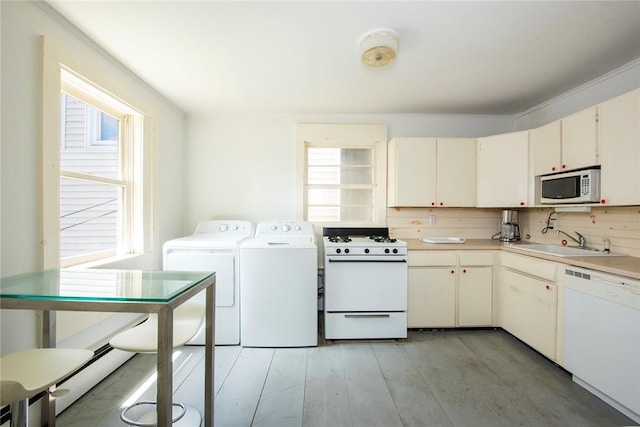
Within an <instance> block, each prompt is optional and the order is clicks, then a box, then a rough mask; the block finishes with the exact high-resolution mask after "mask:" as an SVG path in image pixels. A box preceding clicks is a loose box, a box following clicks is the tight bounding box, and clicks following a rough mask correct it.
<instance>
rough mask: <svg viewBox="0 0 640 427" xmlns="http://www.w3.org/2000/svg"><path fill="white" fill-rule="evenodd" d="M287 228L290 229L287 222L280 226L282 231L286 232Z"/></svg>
mask: <svg viewBox="0 0 640 427" xmlns="http://www.w3.org/2000/svg"><path fill="white" fill-rule="evenodd" d="M289 230H291V227H289V226H288V225H287V224H285V225H283V226H282V231H284V232H287V231H289Z"/></svg>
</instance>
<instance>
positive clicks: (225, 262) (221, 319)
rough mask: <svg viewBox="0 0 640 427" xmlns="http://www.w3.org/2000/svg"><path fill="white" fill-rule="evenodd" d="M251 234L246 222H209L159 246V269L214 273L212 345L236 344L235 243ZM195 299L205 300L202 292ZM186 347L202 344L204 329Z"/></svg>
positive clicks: (238, 304)
mask: <svg viewBox="0 0 640 427" xmlns="http://www.w3.org/2000/svg"><path fill="white" fill-rule="evenodd" d="M252 235H253V226H252V224H251V223H250V222H248V221H233V220H230V221H224V220H210V221H202V222H200V223H199V224H198V227H197V228H196V231H195V233H194V234H193V235H191V236H186V237H181V238H179V239H175V240H170V241H168V242H166V243H165V244H164V245H163V269H164V270H182V271H189V270H191V271H214V272H215V273H216V323H215V328H216V344H218V345H221V344H227V345H236V344H239V343H240V284H239V253H238V252H239V249H238V248H239V244H240V242H241V241H242V240H244V239H247V238H249V237H251V236H252ZM198 297H199V298H203V299H204V297H205V295H204V292H202V293H201V294H200V295H199V296H198ZM188 344H195V345H204V327H203V328H202V329H201V330H200V332H199V333H198V334H197V335H196V337H195V338H193V340H191V341H190V342H189V343H188Z"/></svg>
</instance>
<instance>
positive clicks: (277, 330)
mask: <svg viewBox="0 0 640 427" xmlns="http://www.w3.org/2000/svg"><path fill="white" fill-rule="evenodd" d="M317 254H318V248H317V246H316V240H315V236H314V231H313V225H312V224H311V223H308V222H300V221H263V222H261V223H259V224H258V225H257V227H256V235H255V237H254V238H253V239H249V240H245V241H244V242H242V243H241V245H240V257H241V258H242V262H241V263H240V292H241V294H242V301H241V304H240V311H241V316H240V317H241V325H242V327H241V340H240V341H241V343H242V345H243V346H244V347H308V346H316V345H318V281H317V280H318V279H317V278H318V257H317Z"/></svg>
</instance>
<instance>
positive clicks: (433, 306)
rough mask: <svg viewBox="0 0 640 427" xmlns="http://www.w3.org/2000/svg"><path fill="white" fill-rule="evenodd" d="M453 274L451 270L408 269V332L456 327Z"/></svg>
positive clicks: (432, 268)
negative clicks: (412, 329)
mask: <svg viewBox="0 0 640 427" xmlns="http://www.w3.org/2000/svg"><path fill="white" fill-rule="evenodd" d="M455 273H456V271H455V267H411V268H409V296H408V306H407V326H408V327H409V328H432V327H433V328H448V327H454V326H455V325H456V274H455Z"/></svg>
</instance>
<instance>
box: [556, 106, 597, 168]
mask: <svg viewBox="0 0 640 427" xmlns="http://www.w3.org/2000/svg"><path fill="white" fill-rule="evenodd" d="M597 164H598V108H597V107H596V106H594V107H590V108H587V109H585V110H582V111H579V112H577V113H575V114H572V115H570V116H567V117H565V118H563V119H562V164H561V165H560V169H563V170H573V169H582V168H586V167H588V166H594V165H597Z"/></svg>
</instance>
